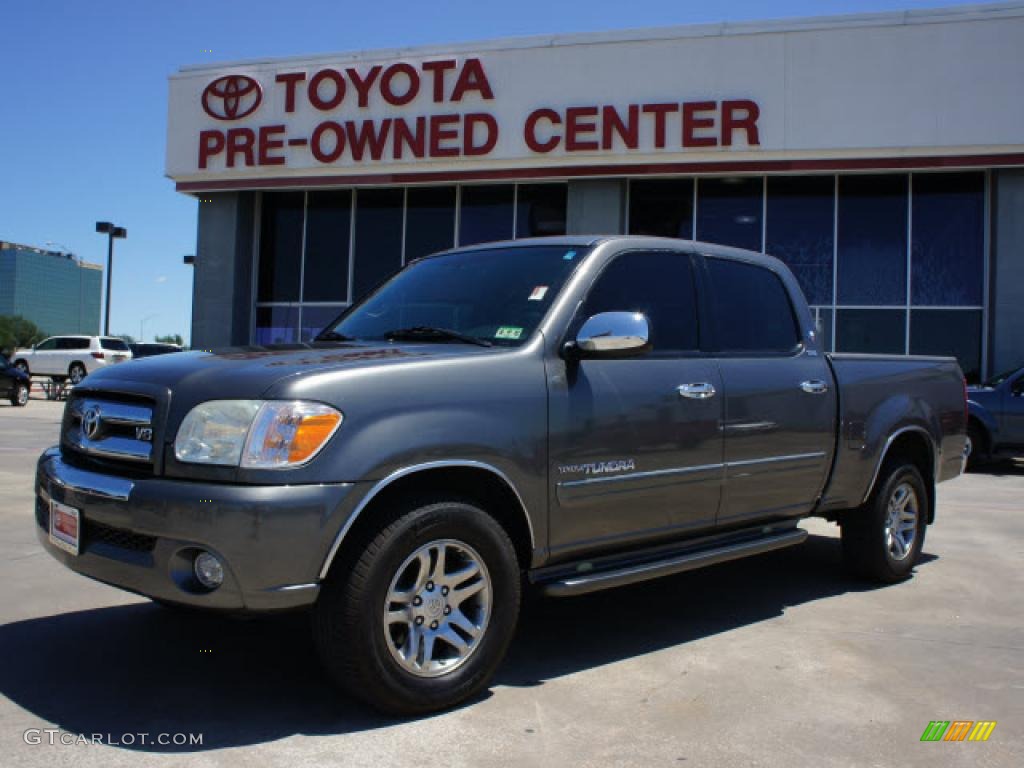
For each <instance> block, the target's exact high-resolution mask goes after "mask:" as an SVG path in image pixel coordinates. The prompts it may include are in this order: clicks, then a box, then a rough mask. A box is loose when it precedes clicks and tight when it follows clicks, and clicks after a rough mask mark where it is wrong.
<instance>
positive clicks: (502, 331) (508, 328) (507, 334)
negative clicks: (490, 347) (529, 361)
mask: <svg viewBox="0 0 1024 768" xmlns="http://www.w3.org/2000/svg"><path fill="white" fill-rule="evenodd" d="M522 335H523V329H522V328H517V327H516V326H514V325H503V326H501V327H500V328H499V329H498V330H497V331H496V332H495V334H494V338H496V339H518V338H519V337H520V336H522Z"/></svg>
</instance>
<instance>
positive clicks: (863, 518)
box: [842, 463, 929, 584]
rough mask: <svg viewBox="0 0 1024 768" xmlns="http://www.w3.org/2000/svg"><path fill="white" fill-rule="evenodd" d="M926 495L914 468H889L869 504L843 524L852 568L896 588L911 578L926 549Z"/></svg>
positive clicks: (927, 501)
mask: <svg viewBox="0 0 1024 768" xmlns="http://www.w3.org/2000/svg"><path fill="white" fill-rule="evenodd" d="M928 504H929V500H928V492H927V488H926V487H925V483H924V479H923V478H922V477H921V472H920V471H919V470H918V469H917V467H915V466H914V465H912V464H899V463H892V464H887V465H886V466H885V467H883V468H882V472H881V473H880V474H879V478H878V485H877V486H876V488H875V491H874V493H872V495H871V498H870V499H869V500H868V502H867V504H865V505H864V507H862V508H861V509H858V510H851V511H850V512H849V513H847V517H846V519H845V520H844V521H843V523H842V541H843V555H844V557H845V559H846V562H847V564H848V565H849V567H850V568H851V569H852V570H853V571H854V572H855V573H856V574H857V575H858V576H861V577H863V578H866V579H870V580H872V581H880V582H883V583H889V584H891V583H894V582H897V581H902V580H903V579H905V578H907V577H908V576H910V572H911V571H912V570H913V568H914V564H915V563H916V562H917V558H918V556H919V555H920V554H921V547H922V546H924V534H925V530H926V528H927V525H928V517H929V508H928Z"/></svg>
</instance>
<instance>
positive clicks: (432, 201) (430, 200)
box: [405, 187, 455, 263]
mask: <svg viewBox="0 0 1024 768" xmlns="http://www.w3.org/2000/svg"><path fill="white" fill-rule="evenodd" d="M406 206H407V208H406V212H405V261H406V263H408V262H410V261H414V260H415V259H418V258H420V257H422V256H428V255H429V254H431V253H436V252H437V251H443V250H446V249H448V248H451V247H452V246H453V245H455V187H409V191H408V194H407V197H406Z"/></svg>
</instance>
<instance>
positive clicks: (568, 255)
mask: <svg viewBox="0 0 1024 768" xmlns="http://www.w3.org/2000/svg"><path fill="white" fill-rule="evenodd" d="M575 258H576V251H566V252H565V256H563V257H562V261H572V260H573V259H575Z"/></svg>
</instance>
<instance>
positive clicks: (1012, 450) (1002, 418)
mask: <svg viewBox="0 0 1024 768" xmlns="http://www.w3.org/2000/svg"><path fill="white" fill-rule="evenodd" d="M967 397H968V402H967V405H968V408H969V409H970V421H969V422H968V436H969V437H970V440H971V458H970V466H971V467H975V466H977V465H979V464H980V463H982V462H984V461H987V460H990V459H994V458H997V457H1000V456H1006V457H1009V456H1022V455H1024V366H1020V367H1017V368H1014V369H1013V370H1011V371H1007V372H1006V373H1001V374H999V375H998V376H994V377H992V378H991V379H989V380H988V381H986V382H985V383H984V384H982V385H980V386H975V387H968V389H967Z"/></svg>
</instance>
